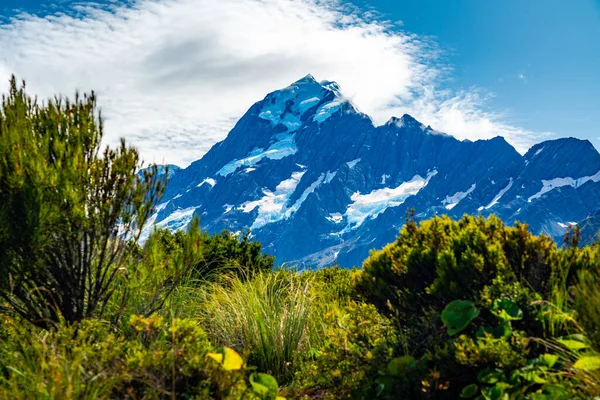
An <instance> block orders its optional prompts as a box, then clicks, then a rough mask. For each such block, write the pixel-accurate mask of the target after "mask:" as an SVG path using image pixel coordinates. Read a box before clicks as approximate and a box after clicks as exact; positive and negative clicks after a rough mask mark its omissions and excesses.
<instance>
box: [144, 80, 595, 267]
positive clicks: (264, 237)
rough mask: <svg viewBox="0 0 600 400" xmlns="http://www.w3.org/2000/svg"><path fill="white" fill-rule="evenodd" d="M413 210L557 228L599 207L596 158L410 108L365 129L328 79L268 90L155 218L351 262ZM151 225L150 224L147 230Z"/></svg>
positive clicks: (587, 149)
mask: <svg viewBox="0 0 600 400" xmlns="http://www.w3.org/2000/svg"><path fill="white" fill-rule="evenodd" d="M410 209H414V210H415V212H416V217H417V218H418V219H423V218H429V217H431V216H434V215H440V214H448V215H449V216H451V217H453V218H459V217H461V216H462V215H463V214H464V213H469V214H478V213H479V214H483V215H489V214H497V215H498V216H500V217H501V218H502V219H503V220H504V221H505V222H507V223H509V224H511V223H513V222H515V221H522V222H527V223H528V224H529V226H530V227H531V229H532V230H533V231H534V232H535V233H545V234H548V235H550V236H552V237H555V238H558V237H561V235H563V234H564V232H565V231H566V229H567V227H568V225H569V224H572V223H576V222H579V221H582V220H584V219H586V218H588V217H590V216H592V215H594V213H595V212H597V211H598V210H599V209H600V154H599V153H598V152H597V151H596V149H595V148H594V147H593V146H592V145H591V143H590V142H588V141H586V140H578V139H575V138H566V139H559V140H550V141H546V142H543V143H540V144H537V145H535V146H533V147H532V148H531V149H530V150H529V151H528V152H527V154H525V155H524V156H522V155H521V154H519V153H518V152H517V151H516V150H515V149H514V148H513V147H512V146H511V145H510V144H508V143H507V142H506V141H505V140H504V139H503V138H502V137H496V138H493V139H490V140H478V141H475V142H472V141H468V140H465V141H459V140H457V139H456V138H454V137H452V136H449V135H446V134H444V133H441V132H438V131H436V130H434V129H432V128H431V127H430V126H425V125H423V124H422V123H420V122H419V121H417V120H415V119H414V118H412V117H411V116H409V115H404V116H402V117H401V118H392V119H390V120H389V121H388V122H387V123H386V124H385V125H383V126H375V125H374V124H373V121H372V120H371V119H370V118H369V116H367V115H365V114H363V113H361V112H360V111H358V110H357V109H356V108H355V107H354V106H353V104H352V103H351V102H350V101H348V100H347V99H345V98H344V97H343V95H342V94H341V91H340V88H339V86H338V85H337V84H336V83H334V82H328V81H324V82H320V83H319V82H317V81H316V80H315V79H314V78H313V77H312V76H310V75H309V76H306V77H305V78H302V79H301V80H299V81H297V82H295V83H293V84H292V85H290V86H289V87H287V88H284V89H282V90H278V91H275V92H273V93H270V94H268V95H267V96H266V97H265V98H264V99H263V100H262V101H259V102H258V103H256V104H254V105H253V106H252V107H250V109H249V110H248V112H247V113H246V114H245V115H244V116H243V117H242V118H241V119H240V120H239V121H238V122H237V124H236V125H235V127H234V128H233V129H232V130H231V132H230V133H229V135H228V136H227V138H226V139H225V140H223V141H222V142H220V143H217V144H216V145H214V146H213V148H212V149H211V150H210V151H209V152H208V153H207V154H206V155H205V156H204V157H202V159H200V160H198V161H196V162H194V163H193V164H191V165H190V166H189V167H187V168H185V169H181V170H177V171H176V172H175V173H174V174H173V176H172V177H171V179H170V181H169V184H168V187H167V191H166V194H165V197H164V201H163V203H162V204H160V205H159V207H158V210H157V213H156V214H155V215H154V216H153V217H152V222H153V223H155V224H156V225H158V226H161V227H168V228H170V229H173V230H175V229H182V228H184V227H185V226H186V225H187V224H188V223H189V222H190V220H191V219H192V217H193V216H194V215H198V216H199V217H200V222H201V226H202V227H203V229H205V230H208V231H210V232H218V231H221V230H223V229H228V230H230V231H232V232H238V231H241V230H243V229H247V228H250V229H252V234H253V236H254V237H255V238H256V239H257V240H259V241H261V242H262V243H263V245H264V246H265V248H266V250H267V251H268V252H270V253H271V254H273V255H275V256H276V257H277V261H278V262H279V263H290V264H299V265H300V266H308V265H312V266H323V265H328V264H332V263H336V262H337V263H339V264H340V265H342V266H345V267H350V266H353V265H360V263H361V262H362V260H363V259H364V258H365V257H366V256H367V255H368V252H369V250H370V249H372V248H377V247H381V246H383V245H384V244H386V243H388V242H390V241H393V240H394V238H395V237H396V235H397V233H398V230H399V229H400V228H401V226H402V225H403V223H404V221H405V217H406V214H407V211H408V210H410ZM149 229H150V228H148V229H147V231H148V230H149Z"/></svg>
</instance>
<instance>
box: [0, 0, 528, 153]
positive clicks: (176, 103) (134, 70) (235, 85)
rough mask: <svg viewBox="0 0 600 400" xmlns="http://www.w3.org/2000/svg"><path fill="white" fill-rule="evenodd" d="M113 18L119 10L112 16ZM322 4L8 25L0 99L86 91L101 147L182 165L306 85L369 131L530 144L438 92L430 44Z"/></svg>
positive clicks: (3, 35)
mask: <svg viewBox="0 0 600 400" xmlns="http://www.w3.org/2000/svg"><path fill="white" fill-rule="evenodd" d="M112 4H117V3H114V2H113V3H112ZM399 29H400V28H398V25H395V24H393V23H390V22H383V21H382V20H381V19H378V17H377V15H376V13H361V12H360V10H358V9H356V8H351V7H348V6H345V5H342V4H341V3H338V2H335V1H333V0H226V1H225V0H138V1H137V2H135V3H134V4H133V5H131V6H115V5H113V6H94V5H89V6H85V7H83V6H79V7H77V8H76V9H71V10H70V11H66V13H64V14H57V15H51V16H46V17H37V16H32V15H26V14H23V15H20V16H18V17H17V18H14V19H12V20H11V21H10V22H8V23H5V24H4V25H0V90H2V91H5V90H6V82H7V80H8V77H9V74H10V73H15V74H17V76H18V77H19V78H25V79H26V80H27V82H28V87H29V89H30V91H31V92H33V93H36V94H38V95H40V96H41V97H43V98H45V97H49V96H52V95H54V94H55V93H62V94H66V95H72V93H73V92H74V91H75V90H76V89H79V90H81V91H89V90H91V89H94V90H96V92H97V93H98V95H99V102H100V106H101V108H102V110H103V115H104V116H105V118H106V135H107V137H106V139H107V142H109V143H114V142H116V139H117V138H119V137H121V136H124V137H126V138H127V139H128V141H129V142H130V143H133V144H134V145H136V146H138V147H139V148H140V149H141V150H142V154H143V155H144V157H145V158H146V159H147V160H153V161H157V162H163V161H166V162H174V163H177V164H179V165H186V164H188V163H189V162H191V161H193V160H196V159H198V158H200V157H201V156H202V155H203V154H204V153H205V152H206V151H207V150H208V149H209V148H210V146H212V145H213V144H214V143H215V142H217V141H219V140H222V139H223V138H224V137H225V135H226V134H227V132H228V131H229V130H230V129H231V128H232V127H233V125H234V124H235V121H236V120H237V119H238V118H239V117H241V115H242V114H243V113H244V112H245V111H246V110H247V109H248V108H249V107H250V105H252V103H254V102H256V101H258V100H260V99H262V98H263V97H264V96H265V95H266V93H268V92H270V91H273V90H275V89H279V88H281V87H284V86H287V85H288V84H289V83H291V82H293V81H295V80H297V79H299V78H300V77H302V76H304V75H306V74H308V73H311V74H313V75H315V76H316V77H317V78H318V79H327V80H335V81H337V82H338V83H339V84H340V85H341V87H342V90H343V91H344V94H345V95H346V96H347V97H349V98H351V99H352V100H353V102H354V103H355V104H356V105H357V106H358V107H359V108H360V109H361V110H362V111H364V112H366V113H367V114H370V115H372V116H373V118H374V120H375V122H376V123H384V122H385V121H386V120H387V119H389V117H391V116H392V115H401V113H403V112H408V113H410V114H412V115H414V116H415V117H416V118H417V119H420V120H421V121H422V122H423V123H425V124H429V125H431V126H433V127H434V128H436V129H438V130H440V131H445V132H448V133H451V134H454V135H455V136H457V137H459V138H470V139H478V138H490V137H493V136H496V135H503V136H505V137H507V139H508V140H509V141H510V142H511V143H513V144H514V145H516V146H517V148H518V149H519V150H521V151H523V150H524V149H526V148H527V146H529V145H530V144H531V143H532V141H534V140H535V138H536V137H535V135H534V134H533V133H532V132H528V131H525V130H523V129H520V128H518V127H515V126H512V125H510V124H506V123H503V122H501V121H502V120H503V118H504V117H503V116H502V115H500V114H495V113H490V112H485V111H482V109H483V104H484V100H485V96H484V95H482V94H481V93H480V92H478V91H477V90H469V91H465V92H458V93H453V92H450V91H447V90H440V89H438V86H437V82H438V81H439V80H440V79H441V78H443V77H444V76H446V74H447V73H448V71H446V70H445V69H444V68H442V67H441V66H440V65H438V64H437V63H436V56H437V53H438V49H437V48H436V47H435V45H434V44H432V43H431V42H430V41H428V40H425V39H423V38H419V37H418V36H415V35H411V34H408V33H406V32H403V31H401V30H399Z"/></svg>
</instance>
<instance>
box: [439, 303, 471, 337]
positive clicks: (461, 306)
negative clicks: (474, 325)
mask: <svg viewBox="0 0 600 400" xmlns="http://www.w3.org/2000/svg"><path fill="white" fill-rule="evenodd" d="M478 315H479V309H478V308H477V307H475V305H474V304H473V302H472V301H469V300H454V301H453V302H451V303H450V304H448V305H447V306H446V308H444V311H442V321H443V322H444V324H445V325H446V328H447V329H448V334H449V335H456V334H457V333H459V332H461V331H462V330H463V329H465V328H466V327H467V326H469V324H470V323H471V321H473V320H474V319H475V318H477V316H478Z"/></svg>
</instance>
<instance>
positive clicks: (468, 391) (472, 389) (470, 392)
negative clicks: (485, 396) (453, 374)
mask: <svg viewBox="0 0 600 400" xmlns="http://www.w3.org/2000/svg"><path fill="white" fill-rule="evenodd" d="M478 391H479V386H477V385H476V384H474V383H471V384H470V385H468V386H465V387H464V388H463V390H462V392H460V397H462V398H463V399H470V398H471V397H475V395H476V394H477V392H478Z"/></svg>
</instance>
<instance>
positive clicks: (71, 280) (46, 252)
mask: <svg viewBox="0 0 600 400" xmlns="http://www.w3.org/2000/svg"><path fill="white" fill-rule="evenodd" d="M24 87H25V85H24V84H23V86H22V87H20V88H18V87H17V83H16V79H15V78H14V77H13V78H12V80H11V82H10V92H9V94H8V96H3V98H2V107H1V110H0V296H2V298H3V299H4V300H5V302H6V305H7V306H8V309H9V311H11V312H15V313H18V314H19V315H20V316H21V317H22V318H24V319H26V320H27V321H29V322H31V323H33V324H35V325H37V326H40V327H43V328H49V327H51V326H52V325H53V324H56V323H58V322H60V320H61V319H64V320H65V321H67V322H76V321H80V320H82V319H84V318H90V317H92V316H93V315H94V314H95V313H96V312H98V313H99V314H102V312H103V309H104V306H105V305H106V303H107V301H108V299H109V298H110V296H111V293H112V290H113V289H114V285H113V283H114V281H115V280H116V279H117V277H118V275H119V273H120V271H121V270H122V262H123V260H124V259H125V258H126V256H127V255H128V252H129V250H130V249H131V247H130V245H129V244H128V243H127V242H126V241H125V240H123V238H124V237H130V238H132V239H133V240H136V239H137V237H138V235H139V231H140V229H139V228H140V227H141V226H143V224H144V222H145V221H146V220H147V218H148V216H149V215H150V213H151V212H152V208H153V206H154V204H155V203H156V201H157V199H159V198H160V196H161V194H162V191H163V189H164V183H163V182H162V181H160V180H158V179H157V177H156V175H155V170H154V169H152V170H150V171H147V172H146V173H145V174H144V176H143V177H142V178H140V177H139V176H138V175H137V174H136V171H137V170H138V169H139V167H140V166H141V163H140V161H139V156H138V152H137V150H135V149H133V148H128V147H126V146H125V143H124V141H122V142H121V145H120V147H119V148H117V149H116V150H111V149H110V148H108V147H107V148H106V149H105V150H104V151H103V152H102V153H101V151H100V145H101V144H100V142H101V140H102V134H103V127H102V120H101V118H100V117H99V116H98V117H97V116H96V98H95V96H94V94H93V93H92V94H91V95H90V96H84V97H83V99H81V98H80V97H79V96H76V97H75V101H74V102H70V101H69V100H63V99H59V98H56V99H54V100H50V101H49V102H48V103H47V104H45V105H40V104H38V103H37V101H36V100H33V99H32V98H31V97H29V96H27V95H26V93H25V91H24Z"/></svg>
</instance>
